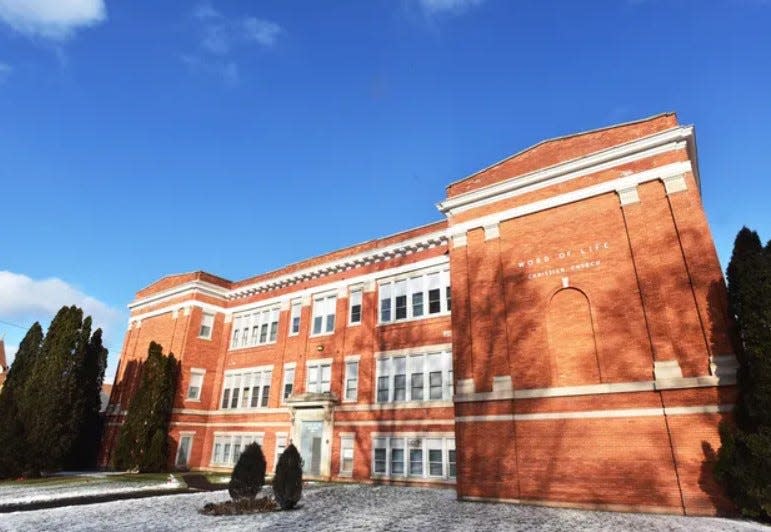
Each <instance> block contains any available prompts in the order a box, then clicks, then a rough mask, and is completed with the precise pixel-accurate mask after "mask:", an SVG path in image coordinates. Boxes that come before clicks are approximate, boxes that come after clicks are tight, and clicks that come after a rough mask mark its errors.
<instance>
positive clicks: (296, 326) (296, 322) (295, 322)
mask: <svg viewBox="0 0 771 532" xmlns="http://www.w3.org/2000/svg"><path fill="white" fill-rule="evenodd" d="M298 332H300V316H296V317H294V318H292V334H295V333H298Z"/></svg>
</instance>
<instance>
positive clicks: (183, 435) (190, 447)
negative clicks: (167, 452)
mask: <svg viewBox="0 0 771 532" xmlns="http://www.w3.org/2000/svg"><path fill="white" fill-rule="evenodd" d="M184 438H189V439H190V443H189V444H188V447H187V456H186V457H185V463H184V464H180V463H179V453H180V451H182V440H183V439H184ZM194 440H195V432H180V433H179V443H178V444H177V452H176V454H175V456H174V467H188V466H189V465H190V454H191V453H192V452H193V441H194Z"/></svg>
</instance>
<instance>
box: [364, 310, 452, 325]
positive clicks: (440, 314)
mask: <svg viewBox="0 0 771 532" xmlns="http://www.w3.org/2000/svg"><path fill="white" fill-rule="evenodd" d="M451 315H452V312H450V311H447V312H437V313H436V314H426V315H425V316H418V317H417V318H414V317H413V318H404V319H401V320H392V321H379V322H378V323H377V326H378V327H386V326H388V325H399V324H400V323H412V322H416V321H424V320H430V319H433V318H445V317H449V316H451Z"/></svg>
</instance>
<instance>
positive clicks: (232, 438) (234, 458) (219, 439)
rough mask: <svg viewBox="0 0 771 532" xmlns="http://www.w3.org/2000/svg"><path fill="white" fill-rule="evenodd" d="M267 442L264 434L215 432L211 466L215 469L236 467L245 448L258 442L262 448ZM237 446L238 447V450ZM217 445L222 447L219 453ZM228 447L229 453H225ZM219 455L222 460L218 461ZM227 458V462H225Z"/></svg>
mask: <svg viewBox="0 0 771 532" xmlns="http://www.w3.org/2000/svg"><path fill="white" fill-rule="evenodd" d="M264 440H265V433H264V432H215V433H214V438H212V450H211V456H210V459H209V465H211V466H213V467H235V465H236V463H237V462H238V457H239V456H241V453H242V452H243V450H244V448H246V446H247V445H249V444H250V443H252V442H257V443H258V444H259V445H260V447H262V442H263V441H264ZM236 444H237V445H238V447H237V448H236ZM217 445H220V446H221V447H220V450H219V453H218V451H217ZM226 445H228V446H229V447H228V452H227V454H226V453H225V446H226ZM218 454H219V457H220V458H221V459H220V460H217V455H218ZM225 458H227V460H225Z"/></svg>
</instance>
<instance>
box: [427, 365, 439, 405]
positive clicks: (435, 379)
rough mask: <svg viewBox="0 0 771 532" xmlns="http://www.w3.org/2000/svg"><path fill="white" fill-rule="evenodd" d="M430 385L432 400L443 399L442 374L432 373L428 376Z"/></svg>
mask: <svg viewBox="0 0 771 532" xmlns="http://www.w3.org/2000/svg"><path fill="white" fill-rule="evenodd" d="M428 383H429V386H430V398H431V399H441V398H442V372H441V371H432V372H431V373H429V375H428Z"/></svg>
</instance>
